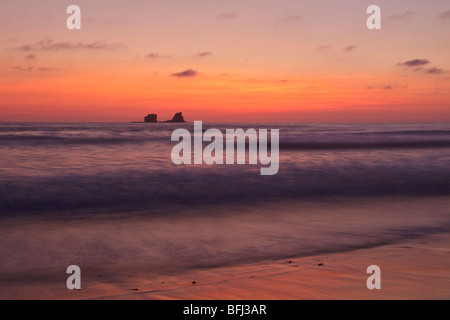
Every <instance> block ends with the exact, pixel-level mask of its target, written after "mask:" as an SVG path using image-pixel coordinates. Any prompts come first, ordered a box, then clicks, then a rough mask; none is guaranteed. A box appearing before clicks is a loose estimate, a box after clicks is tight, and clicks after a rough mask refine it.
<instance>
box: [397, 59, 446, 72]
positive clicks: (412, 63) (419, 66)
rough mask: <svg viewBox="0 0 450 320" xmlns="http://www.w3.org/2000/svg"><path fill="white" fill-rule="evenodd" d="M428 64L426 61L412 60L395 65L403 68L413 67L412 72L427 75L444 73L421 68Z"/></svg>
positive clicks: (439, 69)
mask: <svg viewBox="0 0 450 320" xmlns="http://www.w3.org/2000/svg"><path fill="white" fill-rule="evenodd" d="M429 63H430V61H429V60H427V59H413V60H408V61H405V62H399V63H397V65H399V66H404V67H413V69H412V70H413V71H423V72H424V73H428V74H440V73H444V72H445V70H443V69H441V68H437V67H431V68H428V69H427V68H424V67H423V66H425V65H427V64H429Z"/></svg>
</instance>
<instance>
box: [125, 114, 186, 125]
mask: <svg viewBox="0 0 450 320" xmlns="http://www.w3.org/2000/svg"><path fill="white" fill-rule="evenodd" d="M143 122H144V123H165V122H186V121H185V120H184V118H183V114H182V112H177V113H175V115H174V116H173V118H172V120H166V121H158V115H157V114H155V113H149V114H148V115H146V116H145V117H144V121H143ZM143 122H142V121H132V122H131V123H143Z"/></svg>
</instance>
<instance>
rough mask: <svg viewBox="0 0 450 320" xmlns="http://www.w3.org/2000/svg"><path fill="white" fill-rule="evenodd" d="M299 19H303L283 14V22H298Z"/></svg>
mask: <svg viewBox="0 0 450 320" xmlns="http://www.w3.org/2000/svg"><path fill="white" fill-rule="evenodd" d="M301 19H303V17H302V16H301V15H298V14H285V15H284V20H286V21H298V20H301Z"/></svg>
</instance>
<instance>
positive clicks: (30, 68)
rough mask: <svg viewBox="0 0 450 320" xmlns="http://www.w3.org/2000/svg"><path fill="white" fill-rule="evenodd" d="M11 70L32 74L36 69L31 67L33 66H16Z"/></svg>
mask: <svg viewBox="0 0 450 320" xmlns="http://www.w3.org/2000/svg"><path fill="white" fill-rule="evenodd" d="M11 69H13V70H17V71H27V72H31V71H33V69H34V67H31V66H30V67H22V66H14V67H11Z"/></svg>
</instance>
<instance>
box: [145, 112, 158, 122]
mask: <svg viewBox="0 0 450 320" xmlns="http://www.w3.org/2000/svg"><path fill="white" fill-rule="evenodd" d="M157 117H158V115H156V114H153V113H151V114H149V115H147V116H146V117H144V122H158V120H157Z"/></svg>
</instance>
